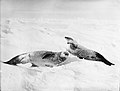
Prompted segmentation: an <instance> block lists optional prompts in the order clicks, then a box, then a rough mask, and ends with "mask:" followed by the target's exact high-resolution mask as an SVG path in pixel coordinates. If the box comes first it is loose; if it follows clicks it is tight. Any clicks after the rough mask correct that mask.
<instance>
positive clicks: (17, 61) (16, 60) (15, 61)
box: [3, 56, 20, 66]
mask: <svg viewBox="0 0 120 91" xmlns="http://www.w3.org/2000/svg"><path fill="white" fill-rule="evenodd" d="M3 63H5V64H9V65H16V66H17V64H19V63H20V59H19V56H16V57H14V58H12V59H11V60H9V61H7V62H3Z"/></svg>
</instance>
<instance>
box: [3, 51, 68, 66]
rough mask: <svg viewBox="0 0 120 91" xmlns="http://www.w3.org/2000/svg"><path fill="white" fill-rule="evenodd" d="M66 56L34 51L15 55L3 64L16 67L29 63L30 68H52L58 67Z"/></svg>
mask: <svg viewBox="0 0 120 91" xmlns="http://www.w3.org/2000/svg"><path fill="white" fill-rule="evenodd" d="M68 56H69V53H68V52H52V51H34V52H29V53H23V54H20V55H17V56H15V57H13V58H12V59H10V60H9V61H7V62H3V63H5V64H9V65H15V66H17V64H26V63H31V64H32V66H31V67H39V66H44V67H53V66H59V64H60V63H62V62H64V61H65V60H66V59H67V57H68Z"/></svg>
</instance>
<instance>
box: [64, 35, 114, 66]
mask: <svg viewBox="0 0 120 91" xmlns="http://www.w3.org/2000/svg"><path fill="white" fill-rule="evenodd" d="M65 39H66V40H67V44H70V48H69V49H68V52H70V53H71V54H73V55H74V56H77V57H79V58H80V59H86V60H93V61H100V62H103V63H105V64H106V65H109V66H111V65H114V64H113V63H111V62H109V61H108V60H106V59H105V58H104V57H103V56H102V55H101V54H100V53H98V52H96V51H93V50H90V49H87V48H85V47H83V46H81V45H79V44H78V43H77V42H76V41H75V40H73V39H72V38H70V37H65Z"/></svg>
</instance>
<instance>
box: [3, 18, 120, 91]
mask: <svg viewBox="0 0 120 91" xmlns="http://www.w3.org/2000/svg"><path fill="white" fill-rule="evenodd" d="M119 24H120V23H118V22H114V24H113V22H110V21H109V22H106V21H97V20H85V19H77V20H70V19H69V20H58V19H57V20H55V19H49V20H48V19H40V20H35V19H31V20H30V19H29V20H25V19H7V20H5V21H3V22H2V26H1V29H2V31H1V60H2V61H8V60H9V59H11V58H12V57H14V56H16V55H18V54H21V53H24V52H30V51H38V50H51V51H64V50H66V48H67V44H66V40H65V39H64V36H70V37H72V38H74V39H76V40H77V41H78V42H79V44H81V45H83V46H85V47H87V48H90V49H93V50H95V51H97V52H99V53H101V54H102V55H104V56H105V58H106V59H108V60H109V61H110V62H112V63H114V64H115V65H114V66H107V65H105V64H104V63H102V62H94V61H87V60H81V59H78V58H77V57H75V56H69V58H68V59H67V61H73V62H70V63H68V64H65V65H62V66H59V67H53V68H49V67H39V68H29V67H28V65H27V66H26V65H25V66H18V67H17V66H12V65H7V64H3V63H1V90H2V91H119V90H120V89H119V85H120V68H119V67H120V56H119V54H120V48H119V46H120V38H119V35H120V31H119V30H120V28H119V27H120V25H119ZM83 30H84V31H83ZM96 30H97V31H96Z"/></svg>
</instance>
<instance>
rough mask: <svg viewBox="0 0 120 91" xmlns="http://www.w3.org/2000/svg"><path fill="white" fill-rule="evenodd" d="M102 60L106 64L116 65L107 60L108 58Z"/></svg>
mask: <svg viewBox="0 0 120 91" xmlns="http://www.w3.org/2000/svg"><path fill="white" fill-rule="evenodd" d="M102 62H103V63H105V64H106V65H109V66H111V65H115V64H113V63H111V62H109V61H107V60H106V59H104V60H102Z"/></svg>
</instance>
